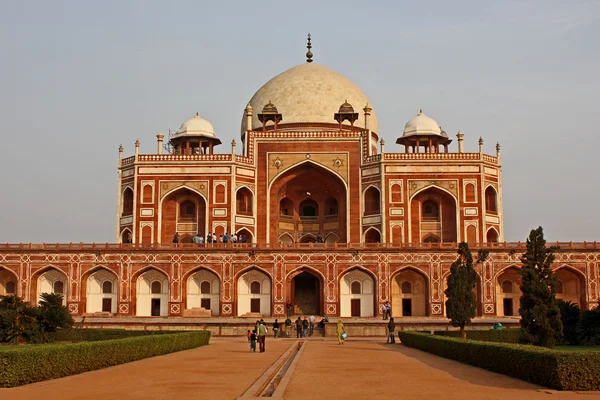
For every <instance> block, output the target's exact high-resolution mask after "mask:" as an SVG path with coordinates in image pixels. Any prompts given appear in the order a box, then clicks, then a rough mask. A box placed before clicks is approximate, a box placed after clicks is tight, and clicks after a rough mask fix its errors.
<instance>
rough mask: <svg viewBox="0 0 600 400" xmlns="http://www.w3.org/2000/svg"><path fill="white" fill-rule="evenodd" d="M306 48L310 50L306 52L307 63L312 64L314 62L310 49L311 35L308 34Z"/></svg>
mask: <svg viewBox="0 0 600 400" xmlns="http://www.w3.org/2000/svg"><path fill="white" fill-rule="evenodd" d="M306 48H307V49H308V51H307V52H306V62H307V63H311V62H313V60H312V57H313V53H312V52H311V51H310V49H311V48H312V45H311V44H310V33H309V34H308V40H307V43H306Z"/></svg>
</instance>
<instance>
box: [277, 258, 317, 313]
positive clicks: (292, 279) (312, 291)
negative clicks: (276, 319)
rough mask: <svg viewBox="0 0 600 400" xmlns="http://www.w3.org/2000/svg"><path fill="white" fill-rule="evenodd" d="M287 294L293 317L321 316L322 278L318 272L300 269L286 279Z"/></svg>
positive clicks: (307, 268)
mask: <svg viewBox="0 0 600 400" xmlns="http://www.w3.org/2000/svg"><path fill="white" fill-rule="evenodd" d="M286 281H287V282H286V283H287V289H288V290H287V292H288V293H290V298H289V300H290V302H291V304H292V309H293V313H294V314H295V315H322V314H323V308H324V301H323V300H324V299H323V293H324V277H323V275H321V274H320V273H319V272H318V271H316V270H314V269H312V268H309V267H301V268H298V269H296V270H294V271H292V272H290V273H289V274H288V275H287V277H286Z"/></svg>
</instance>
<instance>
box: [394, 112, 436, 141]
mask: <svg viewBox="0 0 600 400" xmlns="http://www.w3.org/2000/svg"><path fill="white" fill-rule="evenodd" d="M414 135H440V136H442V129H441V128H440V126H439V125H438V123H437V122H436V120H435V119H433V118H431V117H428V116H427V115H425V114H423V111H420V112H419V114H417V116H416V117H414V118H412V119H411V120H410V121H408V122H407V123H406V125H404V134H403V135H402V136H414Z"/></svg>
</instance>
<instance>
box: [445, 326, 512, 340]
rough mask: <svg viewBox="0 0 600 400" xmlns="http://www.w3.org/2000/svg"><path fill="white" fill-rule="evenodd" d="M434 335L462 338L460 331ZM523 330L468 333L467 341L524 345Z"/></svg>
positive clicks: (491, 330)
mask: <svg viewBox="0 0 600 400" xmlns="http://www.w3.org/2000/svg"><path fill="white" fill-rule="evenodd" d="M434 335H439V336H447V337H455V338H460V337H461V336H460V331H435V332H434ZM521 337H522V334H521V329H519V328H516V329H503V330H501V331H495V330H493V329H490V330H486V331H467V339H471V340H481V341H482V342H494V343H522V340H521Z"/></svg>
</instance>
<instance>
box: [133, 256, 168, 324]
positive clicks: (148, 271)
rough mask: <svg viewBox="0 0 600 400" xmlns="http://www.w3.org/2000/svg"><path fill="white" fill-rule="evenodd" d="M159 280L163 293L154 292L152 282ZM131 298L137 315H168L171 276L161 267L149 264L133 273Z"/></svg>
mask: <svg viewBox="0 0 600 400" xmlns="http://www.w3.org/2000/svg"><path fill="white" fill-rule="evenodd" d="M155 281H159V282H160V284H161V293H152V290H151V289H152V283H153V282H155ZM130 287H131V299H132V307H134V308H135V315H136V316H143V317H149V316H155V317H158V316H161V317H162V316H167V315H168V314H169V295H170V291H169V289H170V277H169V274H168V273H167V272H165V271H163V270H162V269H161V268H159V267H157V266H154V265H148V266H145V267H143V268H141V269H140V270H138V271H136V272H135V273H134V274H132V275H131V285H130Z"/></svg>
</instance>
